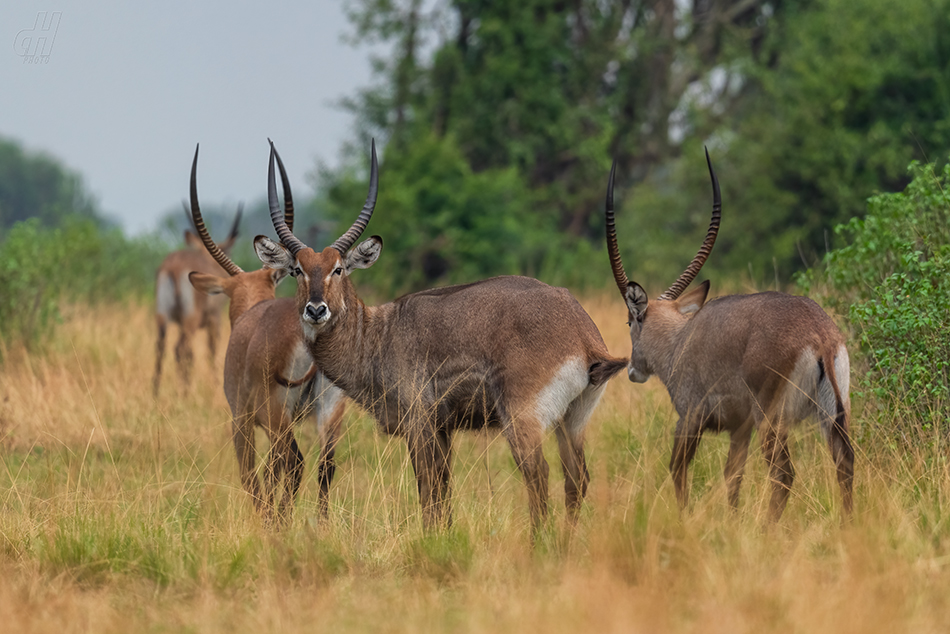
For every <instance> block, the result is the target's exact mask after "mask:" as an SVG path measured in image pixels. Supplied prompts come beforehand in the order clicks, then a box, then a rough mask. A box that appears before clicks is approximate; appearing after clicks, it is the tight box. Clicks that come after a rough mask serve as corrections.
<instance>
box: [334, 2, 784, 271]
mask: <svg viewBox="0 0 950 634" xmlns="http://www.w3.org/2000/svg"><path fill="white" fill-rule="evenodd" d="M352 18H353V21H354V23H355V25H356V27H357V28H356V38H358V39H359V40H360V41H363V40H381V41H383V42H387V43H389V44H390V45H392V47H393V53H392V54H391V55H389V56H388V57H381V58H379V59H377V60H376V65H377V70H378V74H379V77H380V82H379V83H378V84H376V86H374V87H373V88H371V89H369V90H365V91H363V92H361V93H360V94H359V95H357V96H356V97H355V98H353V99H351V100H350V101H348V102H347V103H348V106H349V107H350V108H351V109H352V110H353V111H355V112H356V113H357V115H358V118H359V120H360V123H361V126H362V131H363V139H364V142H362V143H361V144H360V149H359V152H360V153H361V154H365V148H366V147H368V145H369V143H368V139H367V137H368V136H369V135H373V136H375V137H377V138H378V139H381V140H383V141H385V151H384V155H383V161H382V164H383V168H382V174H383V176H382V178H383V181H382V185H381V193H382V195H383V196H390V195H391V198H388V199H387V205H388V206H386V207H383V205H382V204H381V205H380V209H381V211H382V210H383V209H384V208H385V212H384V213H385V214H387V215H393V216H395V217H398V218H399V219H400V222H399V224H398V226H394V227H392V229H394V230H395V231H402V232H407V231H414V230H416V229H417V228H418V227H419V226H420V225H421V226H427V225H431V226H432V227H435V226H437V225H441V226H442V227H445V228H448V227H464V226H469V225H471V224H473V223H476V222H480V221H478V220H477V219H472V218H467V217H466V216H467V215H469V214H473V213H477V214H488V215H489V216H491V214H492V213H493V212H492V211H491V210H488V209H485V208H484V207H483V206H482V205H481V204H480V203H479V202H477V200H476V199H473V198H470V197H469V194H471V195H473V196H474V195H475V194H479V195H480V192H481V191H482V189H483V186H482V185H481V184H480V183H479V182H478V181H479V179H481V180H483V181H492V182H494V180H495V177H494V176H493V175H495V174H499V175H500V174H505V176H504V177H503V178H501V183H502V184H499V185H498V187H504V188H506V189H507V191H509V192H514V191H515V190H518V191H523V192H526V193H527V194H529V195H530V199H529V202H530V204H531V210H530V213H525V212H522V213H520V214H515V215H514V216H510V218H512V219H513V220H515V221H517V222H519V223H520V222H522V221H525V222H526V223H527V224H524V225H523V226H521V227H520V234H521V236H522V240H523V241H524V242H525V243H526V244H525V245H524V246H525V248H526V249H527V250H528V251H531V250H532V249H533V248H534V244H541V245H546V246H543V247H542V248H544V249H545V254H544V256H543V257H541V259H542V260H544V261H546V262H549V263H553V262H556V261H559V259H560V258H559V257H558V256H560V255H561V254H563V253H565V252H567V251H571V250H575V251H576V250H578V249H581V250H583V251H584V252H585V253H587V252H590V245H591V244H593V245H596V248H597V249H598V250H599V249H600V248H602V247H601V243H602V241H603V219H602V218H603V196H604V186H605V180H606V174H607V172H608V170H609V168H610V161H611V158H612V157H616V158H617V160H618V161H619V164H620V168H621V174H622V178H621V180H622V181H625V182H626V181H631V180H638V179H641V178H643V176H644V175H645V174H646V173H647V172H649V170H650V169H651V168H652V167H653V166H654V165H657V164H659V163H662V162H663V161H665V160H667V159H668V158H669V157H671V156H676V155H677V154H678V153H679V151H680V143H679V141H678V140H677V139H676V134H675V130H674V129H673V128H675V127H677V126H681V124H680V123H678V121H679V120H678V119H677V116H675V114H676V113H677V112H679V110H681V106H680V104H681V102H683V100H684V99H685V98H687V96H688V95H689V94H693V93H697V92H703V91H704V90H705V91H706V92H709V93H710V94H713V93H714V94H715V98H716V100H717V102H718V103H719V104H720V105H721V106H722V112H721V114H724V113H725V112H727V111H728V110H729V106H730V104H731V103H732V102H733V101H734V100H736V99H738V97H739V92H738V91H736V90H734V89H733V88H734V86H733V84H732V83H731V81H726V82H724V83H723V84H721V85H719V84H716V85H712V84H710V82H709V73H710V72H711V71H712V70H713V69H715V68H718V67H721V66H724V65H725V66H728V65H729V64H731V63H732V61H733V60H735V59H739V58H741V57H742V56H743V55H746V56H747V55H751V54H753V53H754V51H755V49H756V47H757V46H758V45H759V43H760V42H761V38H762V36H763V34H764V32H765V25H766V23H767V22H768V20H767V19H766V14H765V13H763V3H761V2H759V1H757V0H753V1H749V0H737V1H735V2H731V1H725V2H718V3H713V2H695V3H694V4H692V5H690V6H688V7H682V6H680V5H678V4H677V3H676V2H675V1H674V0H658V1H651V2H645V1H643V2H639V1H635V0H616V1H612V2H599V1H598V2H594V1H593V0H587V1H579V2H574V3H564V2H559V1H555V0H529V1H526V2H511V3H500V2H483V1H474V0H455V1H445V2H440V3H437V4H436V5H434V7H432V8H431V9H426V10H423V5H422V3H421V2H420V1H419V0H406V1H405V2H395V1H392V0H363V1H362V2H360V3H358V4H357V5H356V8H355V9H353V11H352ZM727 76H729V75H728V73H727ZM730 77H731V76H730ZM703 86H705V87H706V88H705V89H703V88H702V87H703ZM713 123H715V117H709V118H708V122H702V121H699V120H698V119H697V120H695V121H693V122H692V124H691V125H693V126H694V127H697V126H709V125H712V124H713ZM437 145H441V146H443V147H444V148H450V147H451V148H453V149H452V150H451V152H450V154H451V155H452V156H453V157H457V159H458V160H460V161H462V162H464V163H465V164H467V169H466V170H463V171H461V172H458V174H461V178H462V179H463V181H471V182H470V183H469V182H463V181H458V182H457V183H456V190H457V191H458V192H463V193H459V194H457V195H454V196H453V197H451V198H450V199H446V200H444V201H443V203H444V204H445V205H447V206H444V207H442V208H439V209H435V208H434V207H431V206H426V205H422V206H416V205H415V201H416V199H415V198H414V197H413V195H410V194H408V193H407V194H406V195H404V194H403V193H400V192H396V191H393V188H394V187H396V186H397V184H405V185H406V186H410V184H411V183H414V182H416V181H426V182H433V181H434V179H433V178H432V176H431V175H430V174H425V173H422V172H419V171H414V172H412V171H410V169H414V170H418V169H420V168H422V167H425V166H423V165H420V163H419V161H418V160H417V159H418V157H419V156H423V155H426V154H427V153H428V152H429V151H430V150H431V148H432V147H434V146H437ZM452 160H453V161H454V160H455V158H453V159H452ZM349 173H352V172H349ZM347 174H348V172H346V171H342V172H338V173H332V172H327V171H323V172H322V173H321V174H320V176H321V179H320V182H321V187H323V188H325V189H326V191H328V192H329V195H330V198H331V202H332V203H333V205H332V207H333V208H335V209H347V210H349V209H352V208H353V206H354V205H356V204H358V202H357V201H358V197H357V196H356V195H355V194H354V195H352V196H351V197H349V198H343V197H342V195H343V194H344V192H350V191H355V188H352V187H349V186H346V185H341V184H340V183H339V182H338V181H339V180H341V179H346V178H347ZM516 182H517V183H516ZM400 186H401V185H400ZM417 189H419V188H417ZM387 191H390V192H391V194H387V193H386V192H387ZM419 191H421V189H420V190H419ZM466 192H467V193H466ZM519 196H520V195H515V196H513V197H512V198H511V199H512V200H515V199H518V198H519ZM476 198H478V197H477V196H476ZM481 200H482V201H487V198H486V197H484V196H483V197H482V198H481ZM525 200H528V199H525ZM410 201H411V202H412V203H413V204H408V203H409V202H410ZM404 203H405V204H404ZM511 212H512V213H513V214H514V213H515V212H514V209H511ZM428 213H437V214H438V215H439V216H440V218H441V219H440V220H438V221H430V220H428V219H426V218H424V217H422V216H423V215H424V214H428ZM349 214H350V212H347V213H346V214H345V215H343V216H338V218H340V220H344V221H345V220H346V219H347V218H349V217H350V215H349ZM539 218H540V221H538V220H539ZM374 222H376V221H375V220H374ZM374 226H375V225H374ZM537 232H541V233H537ZM440 235H441V234H440ZM466 235H469V234H466ZM562 236H565V237H562ZM384 237H385V238H386V239H387V240H392V239H395V241H396V242H397V244H401V243H403V242H405V243H409V242H412V241H413V240H414V239H413V238H408V237H406V238H403V237H396V236H394V235H392V234H387V235H386V236H384ZM428 237H431V236H428ZM451 242H453V243H455V242H457V241H455V240H452V241H451ZM585 244H586V245H587V246H586V247H585V246H580V245H585ZM418 247H419V248H420V249H422V250H423V253H420V254H419V255H418V256H417V260H418V261H417V262H416V263H415V270H414V271H413V273H412V274H411V277H412V279H413V280H418V284H417V283H416V282H415V281H413V285H414V286H415V285H422V284H431V283H432V282H435V281H441V280H443V279H447V278H444V276H443V275H442V273H443V272H444V271H448V270H449V269H448V268H446V267H444V266H441V265H440V266H434V267H428V268H427V267H426V265H425V263H426V262H429V261H432V260H433V259H434V260H436V261H446V253H444V250H442V247H441V246H440V245H439V244H435V245H434V246H430V243H429V242H426V241H423V242H421V243H420V244H419V245H418ZM440 251H443V252H440ZM454 253H455V254H463V251H462V250H459V249H456V250H455V251H454ZM460 257H461V255H453V256H452V257H451V258H449V260H451V261H452V262H453V266H454V263H455V262H458V263H459V264H460V265H461V263H462V260H460ZM528 260H529V261H535V262H537V260H538V257H537V256H534V255H532V256H531V257H529V258H528ZM565 262H568V261H567V260H565ZM516 264H519V265H524V264H525V262H524V261H523V260H522V261H519V260H518V259H510V258H482V259H481V260H480V261H479V264H478V265H477V266H473V267H470V268H469V269H466V270H465V272H466V273H472V274H475V272H476V271H477V274H478V275H486V274H491V273H497V272H514V271H519V270H520V271H524V270H525V269H524V268H514V269H513V268H511V267H512V265H516ZM572 264H573V261H569V264H565V265H564V267H565V268H564V269H562V270H566V268H567V266H568V265H572ZM588 264H589V263H588ZM552 266H553V265H552Z"/></svg>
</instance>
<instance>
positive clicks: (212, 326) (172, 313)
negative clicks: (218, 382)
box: [152, 205, 243, 396]
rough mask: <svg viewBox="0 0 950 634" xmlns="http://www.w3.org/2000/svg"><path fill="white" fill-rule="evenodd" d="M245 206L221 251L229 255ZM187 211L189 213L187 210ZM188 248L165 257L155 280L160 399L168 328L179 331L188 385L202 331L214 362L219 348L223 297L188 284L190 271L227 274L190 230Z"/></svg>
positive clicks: (179, 358) (178, 354)
mask: <svg viewBox="0 0 950 634" xmlns="http://www.w3.org/2000/svg"><path fill="white" fill-rule="evenodd" d="M242 207H243V205H238V210H237V214H236V215H235V217H234V224H233V225H232V227H231V233H230V234H228V237H227V239H226V240H225V241H224V242H222V243H221V244H220V245H218V247H219V248H220V250H221V251H222V252H224V253H229V252H230V250H231V247H233V246H234V242H235V241H236V240H237V235H238V225H239V224H240V222H241V212H242ZM185 211H186V212H187V211H188V210H187V209H186V210H185ZM185 245H186V246H185V248H184V249H180V250H178V251H173V252H171V253H169V254H168V255H167V256H165V259H164V260H163V261H162V264H161V266H159V267H158V274H157V275H156V280H155V323H156V325H157V326H158V340H157V342H156V347H155V377H154V378H153V380H152V391H153V392H154V394H155V395H156V396H158V388H159V385H160V383H161V380H162V359H163V357H164V356H165V334H166V332H167V330H168V324H170V323H175V324H178V327H179V336H178V343H177V344H175V361H176V362H177V364H178V373H179V375H180V376H181V380H182V383H183V384H185V385H188V382H189V379H190V375H191V365H192V362H193V360H194V355H193V353H192V342H193V341H194V338H195V334H196V333H197V332H198V330H199V329H200V328H205V329H206V330H207V331H208V350H209V351H210V353H211V358H212V359H214V358H215V353H216V352H217V347H218V333H219V332H220V329H221V310H222V309H223V308H224V298H223V297H220V298H219V297H208V296H207V295H205V294H203V293H196V292H195V291H194V289H193V288H192V287H191V284H189V283H188V274H189V273H190V272H191V271H201V272H202V273H208V274H211V275H224V270H222V268H221V267H220V266H219V265H218V263H217V262H215V261H214V259H213V258H212V257H211V256H210V255H208V252H207V251H206V250H205V248H204V246H203V245H202V242H201V239H200V238H199V237H198V236H197V235H195V234H194V233H192V232H191V231H189V230H187V229H186V230H185Z"/></svg>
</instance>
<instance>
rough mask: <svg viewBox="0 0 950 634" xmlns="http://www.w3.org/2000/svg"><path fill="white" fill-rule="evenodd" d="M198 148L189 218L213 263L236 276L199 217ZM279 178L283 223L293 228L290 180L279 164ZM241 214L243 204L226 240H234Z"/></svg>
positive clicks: (230, 263)
mask: <svg viewBox="0 0 950 634" xmlns="http://www.w3.org/2000/svg"><path fill="white" fill-rule="evenodd" d="M198 148H199V146H198V145H195V158H194V160H193V161H192V163H191V211H190V213H189V216H190V218H191V221H192V223H193V224H194V227H195V231H196V232H197V233H198V237H199V238H201V242H202V244H204V245H205V248H206V249H207V250H208V253H210V254H211V257H213V258H214V260H215V262H217V263H218V264H219V265H221V268H223V269H224V270H225V271H227V273H228V275H237V274H238V273H243V272H244V271H243V270H242V269H241V267H239V266H238V265H237V264H235V263H234V262H233V261H232V260H231V258H229V257H228V255H227V254H226V253H225V252H224V251H223V250H222V249H221V247H219V246H218V245H217V243H215V241H214V240H212V239H211V236H210V235H209V234H208V228H207V227H205V223H204V219H203V218H202V217H201V209H200V208H199V205H198ZM279 160H280V159H278V161H279ZM280 178H281V180H282V181H283V185H284V222H285V223H286V224H287V225H288V226H289V227H291V228H293V226H294V201H293V196H292V194H291V192H290V180H289V179H288V178H287V173H286V172H285V171H284V165H283V163H280ZM182 206H184V207H185V211H188V206H187V205H186V204H185V202H184V201H182ZM243 212H244V203H238V210H237V215H236V216H235V217H234V224H233V225H232V226H231V233H230V234H229V235H228V240H234V239H235V238H236V237H237V233H238V226H239V225H240V222H241V215H242V214H243Z"/></svg>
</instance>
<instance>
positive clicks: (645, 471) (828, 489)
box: [0, 295, 950, 634]
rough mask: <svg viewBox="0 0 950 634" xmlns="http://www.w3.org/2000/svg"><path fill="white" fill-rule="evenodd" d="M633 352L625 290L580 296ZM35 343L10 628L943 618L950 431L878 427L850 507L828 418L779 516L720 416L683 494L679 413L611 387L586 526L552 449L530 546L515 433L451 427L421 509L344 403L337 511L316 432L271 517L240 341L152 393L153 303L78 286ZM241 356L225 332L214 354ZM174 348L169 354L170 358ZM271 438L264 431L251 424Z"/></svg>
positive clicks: (855, 626) (2, 571)
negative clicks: (291, 502)
mask: <svg viewBox="0 0 950 634" xmlns="http://www.w3.org/2000/svg"><path fill="white" fill-rule="evenodd" d="M585 304H586V306H587V308H588V310H589V311H590V312H591V314H592V316H593V317H594V319H595V321H597V323H598V326H599V327H600V328H601V331H602V332H603V334H604V338H605V340H606V341H607V343H608V346H609V347H610V349H611V350H612V351H613V352H614V353H615V354H618V355H621V354H626V353H627V352H628V346H629V342H628V339H627V335H626V326H625V325H624V321H625V315H624V312H623V310H624V309H623V306H622V305H621V304H620V301H619V299H617V300H615V299H614V298H613V297H612V296H609V295H608V296H604V297H594V298H592V299H590V300H589V301H587V302H585ZM68 314H69V319H68V321H67V322H66V323H65V324H64V325H63V327H62V328H61V329H60V333H59V335H58V336H57V338H56V340H55V341H54V343H53V345H52V347H51V349H50V350H49V351H48V352H47V353H46V354H45V355H43V356H26V355H24V354H17V353H16V352H15V351H10V352H8V354H7V360H6V362H5V365H4V366H3V367H2V368H0V437H2V441H0V461H2V463H0V498H2V506H0V618H2V619H3V623H2V629H3V630H4V631H11V632H13V631H16V632H45V631H50V632H128V631H201V632H227V633H228V634H235V633H239V632H261V631H285V632H296V631H301V632H302V631H314V630H331V629H333V630H346V631H386V632H397V631H446V632H448V631H452V632H455V631H468V632H496V631H511V630H526V631H544V632H552V633H556V632H577V631H624V632H665V631H671V632H680V631H695V630H702V631H709V632H730V633H731V632H760V631H802V632H835V633H840V632H885V631H886V632H892V631H908V630H914V631H918V632H920V631H924V632H925V631H945V630H946V629H947V627H948V625H947V624H948V623H950V609H948V608H950V606H948V603H950V571H948V569H947V567H948V565H950V523H948V520H950V500H948V491H950V488H948V467H947V450H946V449H947V448H946V446H945V444H944V442H945V441H944V440H943V439H941V438H939V437H937V436H934V437H932V438H922V439H920V441H919V442H916V443H912V444H906V445H901V446H896V445H893V444H891V442H892V441H890V440H885V439H884V438H878V437H874V435H873V434H871V435H868V434H862V433H861V426H862V421H861V417H860V411H857V412H856V413H857V416H856V419H855V427H856V430H857V432H858V433H857V434H856V435H857V436H859V437H861V438H862V442H861V443H860V444H859V445H858V446H857V453H858V462H857V473H856V499H855V507H856V516H855V517H854V520H853V522H852V523H851V524H850V525H848V526H844V527H842V526H841V524H840V516H839V499H838V493H837V485H836V483H835V478H834V473H833V469H832V466H831V464H830V459H829V458H828V455H827V451H826V449H825V448H824V447H823V446H822V444H821V442H820V438H819V435H818V433H817V431H816V430H815V429H814V427H813V426H805V427H803V428H801V429H800V430H799V432H798V433H797V434H795V436H794V440H793V447H792V452H793V458H794V461H795V466H796V468H797V472H798V477H797V479H796V482H795V486H794V488H793V491H792V497H791V500H790V503H789V507H788V510H787V511H786V514H785V516H784V517H783V519H782V521H781V523H780V524H778V525H775V526H769V525H767V524H766V523H765V519H764V518H765V511H766V508H767V496H768V486H767V479H766V472H765V467H764V462H763V461H762V459H761V457H760V455H759V453H758V452H757V451H754V452H753V453H752V455H751V456H750V462H749V465H748V469H747V473H746V479H745V483H744V486H743V492H742V502H741V508H740V510H739V512H738V513H733V512H732V511H731V510H730V509H729V508H728V504H727V501H726V497H725V490H724V486H723V483H722V476H721V472H722V467H723V463H724V459H725V451H726V446H727V445H726V439H725V438H719V437H716V436H715V435H710V436H707V437H706V438H705V439H704V441H703V443H702V445H701V447H700V451H699V455H698V458H697V460H696V461H695V463H694V465H693V467H692V469H691V472H690V473H691V479H692V493H693V495H692V500H693V501H692V503H691V507H690V509H689V511H688V513H686V514H685V515H683V516H681V515H680V514H679V512H678V511H677V509H676V504H675V498H674V495H673V491H672V486H671V483H670V481H669V478H668V475H667V469H666V465H667V461H668V458H669V451H670V445H671V433H672V426H673V423H674V414H673V412H672V410H671V408H670V405H669V399H668V397H667V395H666V393H665V391H664V390H663V388H662V386H661V385H659V384H658V383H656V382H655V381H651V382H650V383H648V384H647V385H645V386H639V385H633V384H631V383H629V382H627V381H626V379H624V378H623V377H622V376H621V377H619V378H617V379H615V380H614V381H612V382H611V384H610V385H609V386H608V389H607V392H606V394H605V397H604V399H603V401H602V402H601V405H600V406H599V408H598V409H597V410H596V411H595V413H594V416H593V418H592V420H591V423H590V426H589V428H588V450H587V453H588V460H589V464H590V468H591V474H592V484H591V490H590V493H589V496H588V499H587V502H586V503H585V505H584V509H583V512H582V516H581V520H580V522H579V525H578V527H577V530H576V531H575V532H574V533H573V534H568V533H567V532H566V530H565V528H564V517H563V510H562V502H563V494H562V493H561V491H562V489H561V487H562V485H563V480H562V478H561V476H560V473H559V469H558V468H557V465H558V459H557V451H556V446H555V444H554V443H553V442H551V443H549V445H548V446H546V455H547V456H548V461H549V463H550V464H551V465H552V482H551V490H552V492H553V498H554V499H553V504H552V508H553V509H554V512H553V517H552V518H551V521H550V522H549V525H548V526H547V528H546V529H545V530H544V532H543V533H542V534H541V535H540V537H539V539H538V542H537V544H536V545H535V546H534V547H532V546H531V545H530V538H529V534H528V512H527V501H526V493H525V491H524V487H523V485H522V483H521V478H520V476H519V475H518V473H517V470H516V469H515V467H514V463H513V461H512V459H511V457H510V454H509V452H508V449H507V447H506V446H505V443H504V442H503V441H501V440H500V439H499V438H498V437H497V436H495V435H492V434H484V433H479V434H475V433H472V434H459V435H458V436H456V439H455V447H456V454H455V465H454V469H453V506H454V515H455V524H454V526H453V527H452V528H451V529H450V530H447V531H445V532H443V533H440V534H435V535H426V534H424V533H423V532H422V530H421V521H420V518H419V508H418V501H417V498H416V493H415V483H414V480H413V478H412V475H411V469H410V467H409V464H408V459H407V454H406V451H405V448H404V446H403V443H401V442H400V441H399V440H397V439H392V438H389V437H387V436H383V435H380V434H378V433H376V431H375V430H374V426H373V423H372V421H371V420H369V419H368V418H367V417H366V416H365V415H363V414H362V413H360V412H359V411H357V410H356V408H354V407H351V408H350V409H349V411H348V414H347V418H346V432H345V436H344V438H343V442H342V446H341V448H340V450H339V452H338V459H339V469H338V471H337V479H336V481H335V483H334V487H333V490H332V493H331V510H330V517H329V519H328V520H326V521H322V520H320V519H319V518H318V507H317V489H318V486H317V483H316V479H315V477H314V472H313V469H312V465H313V464H314V462H315V459H316V452H317V447H316V433H315V431H314V430H313V429H312V428H311V427H310V426H309V424H306V423H305V424H304V425H302V426H301V427H300V429H299V432H298V437H300V438H301V441H302V442H301V445H302V448H303V449H304V450H305V452H306V453H307V464H308V471H307V474H306V479H305V483H304V486H303V488H302V491H301V495H300V499H299V502H298V504H297V507H296V512H295V515H294V519H293V522H292V524H291V525H290V526H289V527H288V528H286V529H285V530H283V531H281V532H279V533H276V532H272V531H269V530H267V529H265V528H263V527H262V526H261V525H260V523H259V521H258V520H257V518H256V517H255V515H254V513H253V510H252V508H251V505H250V503H249V501H248V499H247V496H246V495H245V494H244V492H243V491H242V490H241V488H240V485H239V483H238V476H237V467H236V464H235V460H234V457H233V455H232V449H231V444H230V438H229V414H228V409H227V406H226V403H225V400H224V398H223V394H222V391H221V386H220V371H221V366H222V359H221V358H219V359H217V360H215V361H214V362H211V361H208V360H207V359H206V358H205V357H206V356H207V355H203V354H202V352H204V351H205V347H204V345H203V343H204V342H199V344H198V350H197V352H198V354H197V358H198V367H197V372H196V378H195V383H194V385H193V386H192V388H191V389H188V390H185V389H181V387H180V386H179V385H178V384H177V380H176V377H175V375H174V369H173V368H172V367H171V366H170V365H169V367H167V368H166V380H165V382H164V385H163V390H162V393H161V394H160V396H159V398H158V399H153V398H152V396H151V384H150V380H151V370H152V363H153V359H154V350H153V348H154V332H153V326H152V319H151V314H150V310H149V308H148V307H146V306H126V307H115V308H112V309H107V308H99V309H89V308H85V307H82V306H74V307H72V308H71V309H70V310H69V311H68ZM222 356H223V355H222ZM166 358H167V357H166ZM259 447H260V448H261V450H262V451H263V450H264V449H265V448H266V443H265V442H264V440H263V438H261V439H260V440H259Z"/></svg>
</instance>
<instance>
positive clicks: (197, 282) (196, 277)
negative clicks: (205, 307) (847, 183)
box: [188, 271, 224, 295]
mask: <svg viewBox="0 0 950 634" xmlns="http://www.w3.org/2000/svg"><path fill="white" fill-rule="evenodd" d="M188 280H189V281H190V282H191V285H192V286H194V287H195V290H197V291H199V292H201V293H205V294H207V295H218V294H220V293H223V292H224V285H223V284H222V282H224V278H221V277H218V276H217V275H208V274H207V273H199V272H198V271H192V272H191V273H189V274H188Z"/></svg>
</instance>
